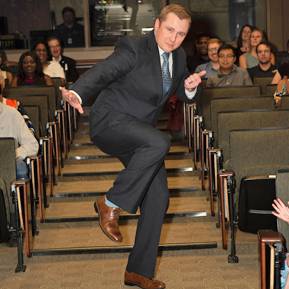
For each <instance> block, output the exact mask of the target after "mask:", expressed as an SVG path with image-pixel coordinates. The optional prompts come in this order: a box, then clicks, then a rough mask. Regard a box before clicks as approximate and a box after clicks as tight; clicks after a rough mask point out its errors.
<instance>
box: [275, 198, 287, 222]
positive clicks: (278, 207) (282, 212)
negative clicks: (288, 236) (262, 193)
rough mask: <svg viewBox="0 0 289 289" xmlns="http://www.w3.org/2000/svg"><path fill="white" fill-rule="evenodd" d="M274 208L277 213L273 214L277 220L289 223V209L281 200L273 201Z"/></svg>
mask: <svg viewBox="0 0 289 289" xmlns="http://www.w3.org/2000/svg"><path fill="white" fill-rule="evenodd" d="M272 207H273V208H274V210H275V211H273V212H272V214H273V215H274V216H276V217H277V218H279V219H281V220H283V221H285V222H287V223H289V207H288V206H286V205H285V204H284V203H283V202H282V201H281V200H280V199H279V198H278V199H276V200H274V201H273V204H272Z"/></svg>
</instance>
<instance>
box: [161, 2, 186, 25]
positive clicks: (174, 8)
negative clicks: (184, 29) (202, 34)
mask: <svg viewBox="0 0 289 289" xmlns="http://www.w3.org/2000/svg"><path fill="white" fill-rule="evenodd" d="M169 13H174V14H175V15H177V16H178V18H180V19H181V20H183V19H188V20H189V22H190V23H191V14H190V12H189V11H188V10H187V9H186V8H185V7H184V6H182V5H179V4H170V5H167V6H165V7H164V8H163V9H162V10H161V13H160V15H159V16H158V19H159V20H160V21H165V20H166V17H167V15H168V14H169Z"/></svg>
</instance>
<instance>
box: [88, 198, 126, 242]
mask: <svg viewBox="0 0 289 289" xmlns="http://www.w3.org/2000/svg"><path fill="white" fill-rule="evenodd" d="M93 206H94V210H95V212H96V213H97V214H98V218H99V222H98V223H99V226H100V228H101V230H102V232H103V233H104V234H105V235H106V236H107V237H108V238H109V239H110V240H111V241H114V242H117V243H121V242H122V240H121V241H119V240H116V239H114V238H113V237H112V236H111V235H110V234H108V233H107V232H106V230H105V229H104V228H103V227H102V225H101V217H100V213H99V211H100V210H99V208H98V205H97V202H94V204H93Z"/></svg>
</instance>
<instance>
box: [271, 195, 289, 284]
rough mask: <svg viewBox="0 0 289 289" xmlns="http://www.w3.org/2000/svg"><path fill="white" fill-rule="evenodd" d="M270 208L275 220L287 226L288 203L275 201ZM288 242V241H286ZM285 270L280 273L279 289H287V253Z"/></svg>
mask: <svg viewBox="0 0 289 289" xmlns="http://www.w3.org/2000/svg"><path fill="white" fill-rule="evenodd" d="M272 207H273V209H274V210H275V211H273V212H272V214H273V215H274V216H276V217H277V218H279V219H280V220H282V221H284V222H286V223H288V225H289V207H288V203H287V204H284V203H283V201H282V200H281V199H279V198H278V199H275V200H274V201H273V204H272ZM287 241H288V240H287ZM284 265H285V266H284V267H285V268H284V269H283V270H282V271H281V284H280V285H281V287H280V288H284V289H289V277H288V271H289V268H288V265H289V255H288V253H287V258H286V260H285V264H284Z"/></svg>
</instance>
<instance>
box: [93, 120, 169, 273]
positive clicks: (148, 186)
mask: <svg viewBox="0 0 289 289" xmlns="http://www.w3.org/2000/svg"><path fill="white" fill-rule="evenodd" d="M93 142H94V143H95V145H97V146H98V147H99V148H100V149H101V150H103V151H104V152H105V153H108V154H110V155H112V156H115V157H117V158H118V159H119V160H120V161H121V162H122V163H123V164H124V166H125V168H124V169H123V170H122V171H121V172H120V173H119V175H118V177H117V179H116V180H115V182H114V184H113V187H112V188H111V189H110V190H109V191H108V192H107V195H106V196H107V199H108V200H110V201H111V202H113V203H114V204H116V205H118V206H119V207H120V208H122V209H124V210H126V211H128V212H131V213H135V212H136V211H137V209H138V208H140V217H139V219H138V225H137V231H136V237H135V244H134V247H133V249H132V252H131V253H130V256H129V260H128V264H127V271H129V272H135V273H138V274H141V275H143V276H146V277H148V278H152V277H153V276H154V271H155V265H156V259H157V253H158V245H159V239H160V233H161V228H162V224H163V220H164V216H165V213H166V211H167V208H168V202H169V191H168V185H167V175H166V170H165V167H164V159H165V156H166V154H167V152H168V150H169V148H170V137H169V135H167V134H166V133H163V132H161V131H159V130H158V129H156V128H154V127H153V126H152V125H150V124H147V123H145V122H141V121H139V120H137V119H134V118H130V117H129V118H126V117H124V118H122V119H120V120H118V121H116V122H115V121H113V122H110V121H108V122H107V126H106V127H105V129H102V130H100V131H99V133H97V135H96V136H95V137H93Z"/></svg>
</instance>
